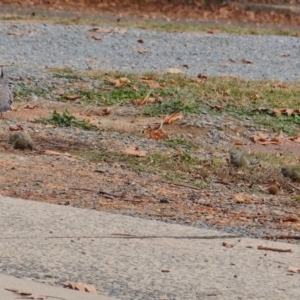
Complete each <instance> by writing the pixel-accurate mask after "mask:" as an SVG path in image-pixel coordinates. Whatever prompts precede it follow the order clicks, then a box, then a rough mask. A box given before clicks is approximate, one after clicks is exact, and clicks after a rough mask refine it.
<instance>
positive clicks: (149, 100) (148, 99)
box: [136, 97, 156, 106]
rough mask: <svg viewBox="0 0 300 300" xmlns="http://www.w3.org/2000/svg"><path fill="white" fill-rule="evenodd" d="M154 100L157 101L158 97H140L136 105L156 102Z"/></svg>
mask: <svg viewBox="0 0 300 300" xmlns="http://www.w3.org/2000/svg"><path fill="white" fill-rule="evenodd" d="M154 102H156V98H152V97H149V98H142V99H138V100H137V102H136V105H137V106H141V105H145V104H149V103H154Z"/></svg>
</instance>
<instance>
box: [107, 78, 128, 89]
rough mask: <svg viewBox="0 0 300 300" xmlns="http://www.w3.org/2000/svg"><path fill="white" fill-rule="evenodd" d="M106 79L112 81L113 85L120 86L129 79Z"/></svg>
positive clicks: (125, 83)
mask: <svg viewBox="0 0 300 300" xmlns="http://www.w3.org/2000/svg"><path fill="white" fill-rule="evenodd" d="M107 81H108V82H110V83H112V84H113V85H114V86H115V87H122V86H125V85H127V84H129V83H130V80H129V79H128V78H126V77H121V78H118V79H114V78H108V79H107Z"/></svg>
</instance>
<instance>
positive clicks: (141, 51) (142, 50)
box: [137, 48, 148, 54]
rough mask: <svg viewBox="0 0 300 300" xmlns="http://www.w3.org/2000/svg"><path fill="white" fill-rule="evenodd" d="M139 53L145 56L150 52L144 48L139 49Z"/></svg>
mask: <svg viewBox="0 0 300 300" xmlns="http://www.w3.org/2000/svg"><path fill="white" fill-rule="evenodd" d="M137 52H138V53H140V54H145V53H147V52H148V51H147V49H145V48H142V49H139V50H138V51H137Z"/></svg>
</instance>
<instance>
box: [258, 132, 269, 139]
mask: <svg viewBox="0 0 300 300" xmlns="http://www.w3.org/2000/svg"><path fill="white" fill-rule="evenodd" d="M257 135H258V137H259V138H260V140H261V141H266V140H268V137H267V136H266V135H264V134H263V133H262V132H261V131H259V132H258V133H257Z"/></svg>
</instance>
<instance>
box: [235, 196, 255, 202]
mask: <svg viewBox="0 0 300 300" xmlns="http://www.w3.org/2000/svg"><path fill="white" fill-rule="evenodd" d="M234 199H235V202H236V203H244V204H250V203H252V200H251V198H249V197H247V196H246V195H244V194H236V195H234Z"/></svg>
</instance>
